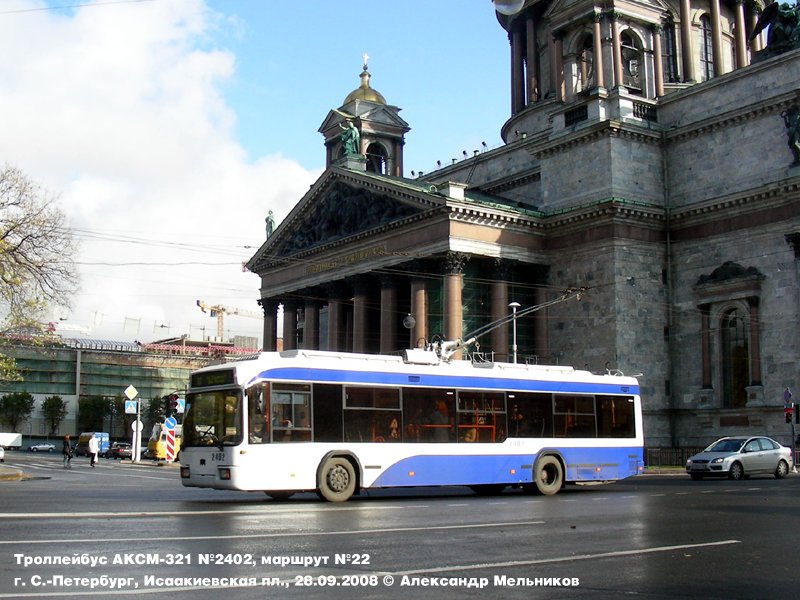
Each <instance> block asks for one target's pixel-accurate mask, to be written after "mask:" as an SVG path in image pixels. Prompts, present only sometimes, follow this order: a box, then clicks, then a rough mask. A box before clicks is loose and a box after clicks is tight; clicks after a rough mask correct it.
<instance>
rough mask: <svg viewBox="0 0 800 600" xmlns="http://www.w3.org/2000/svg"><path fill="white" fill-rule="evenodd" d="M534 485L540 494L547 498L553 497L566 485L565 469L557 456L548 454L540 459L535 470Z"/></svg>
mask: <svg viewBox="0 0 800 600" xmlns="http://www.w3.org/2000/svg"><path fill="white" fill-rule="evenodd" d="M533 483H535V484H536V489H537V490H539V493H541V494H544V495H545V496H552V495H553V494H555V493H556V492H558V490H560V489H561V486H563V485H564V469H563V468H562V467H561V461H559V460H558V459H557V458H556V457H555V456H553V455H551V454H548V455H547V456H543V457H542V458H540V459H539V460H538V461H537V462H536V465H535V466H534V470H533Z"/></svg>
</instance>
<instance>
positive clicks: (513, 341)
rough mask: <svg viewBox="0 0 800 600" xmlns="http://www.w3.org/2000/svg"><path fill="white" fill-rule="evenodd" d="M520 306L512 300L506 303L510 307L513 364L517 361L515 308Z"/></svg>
mask: <svg viewBox="0 0 800 600" xmlns="http://www.w3.org/2000/svg"><path fill="white" fill-rule="evenodd" d="M520 306H522V305H521V304H520V303H519V302H512V303H510V304H509V305H508V307H509V308H510V309H511V313H512V314H511V323H512V329H511V331H512V335H511V354H512V356H513V357H514V364H516V363H517V309H518V308H519V307H520Z"/></svg>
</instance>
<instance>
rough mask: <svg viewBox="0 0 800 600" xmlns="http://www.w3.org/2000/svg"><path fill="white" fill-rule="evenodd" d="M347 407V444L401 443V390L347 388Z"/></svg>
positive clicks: (345, 400)
mask: <svg viewBox="0 0 800 600" xmlns="http://www.w3.org/2000/svg"><path fill="white" fill-rule="evenodd" d="M344 407H345V416H344V419H345V427H344V437H345V441H348V442H399V441H400V436H401V433H400V423H401V422H402V420H403V419H402V414H401V412H400V390H399V389H396V388H373V387H360V386H359V387H356V386H346V387H345V389H344Z"/></svg>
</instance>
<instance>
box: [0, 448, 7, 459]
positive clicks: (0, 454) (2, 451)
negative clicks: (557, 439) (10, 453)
mask: <svg viewBox="0 0 800 600" xmlns="http://www.w3.org/2000/svg"><path fill="white" fill-rule="evenodd" d="M0 462H6V450H5V448H3V447H2V446H0Z"/></svg>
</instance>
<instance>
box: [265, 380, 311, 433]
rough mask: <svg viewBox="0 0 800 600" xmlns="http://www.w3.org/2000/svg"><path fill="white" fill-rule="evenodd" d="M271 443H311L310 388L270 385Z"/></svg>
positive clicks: (301, 385)
mask: <svg viewBox="0 0 800 600" xmlns="http://www.w3.org/2000/svg"><path fill="white" fill-rule="evenodd" d="M270 401H271V405H272V441H273V442H288V441H301V442H307V441H311V386H310V385H304V384H287V383H280V384H278V383H274V384H272V393H271V394H270Z"/></svg>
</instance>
